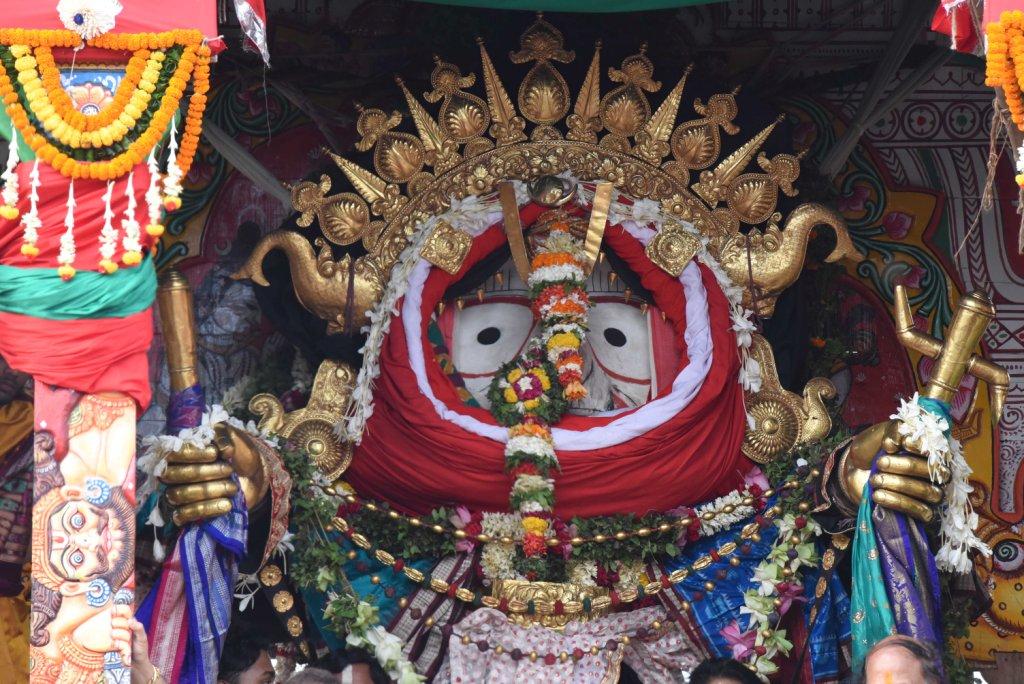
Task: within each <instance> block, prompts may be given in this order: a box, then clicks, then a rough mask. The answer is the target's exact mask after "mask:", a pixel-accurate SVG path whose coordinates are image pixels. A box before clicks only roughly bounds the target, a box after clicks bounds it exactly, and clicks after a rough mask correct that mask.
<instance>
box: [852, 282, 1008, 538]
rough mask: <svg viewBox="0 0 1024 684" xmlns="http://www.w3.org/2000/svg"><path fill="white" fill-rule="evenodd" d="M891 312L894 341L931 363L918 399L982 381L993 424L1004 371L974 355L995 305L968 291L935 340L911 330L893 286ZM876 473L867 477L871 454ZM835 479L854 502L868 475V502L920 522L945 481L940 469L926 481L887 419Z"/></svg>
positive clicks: (909, 443) (915, 455)
mask: <svg viewBox="0 0 1024 684" xmlns="http://www.w3.org/2000/svg"><path fill="white" fill-rule="evenodd" d="M894 309H895V311H894V314H895V318H896V332H897V335H898V337H899V340H900V342H901V343H902V344H903V345H904V346H905V347H908V348H910V349H913V350H915V351H918V352H920V353H922V354H924V355H926V356H930V357H932V358H934V359H935V360H936V363H935V368H934V370H933V371H932V376H931V378H930V379H929V381H928V384H927V385H926V386H925V388H924V392H923V395H924V396H926V397H930V398H932V399H937V400H939V401H943V402H946V403H949V402H950V401H952V399H953V396H954V395H955V394H956V390H957V388H958V387H959V386H960V381H961V380H962V379H963V376H964V375H965V374H970V375H973V376H975V377H976V378H978V379H980V380H984V381H985V382H987V383H988V386H989V396H990V398H991V405H992V406H991V408H992V420H993V423H998V421H999V417H1000V416H1001V415H1002V411H1003V402H1004V400H1005V397H1006V393H1007V391H1008V388H1009V383H1010V378H1009V374H1008V373H1007V372H1006V369H1004V368H1002V367H1001V366H999V365H997V364H994V363H992V362H991V361H987V360H985V359H983V358H981V357H980V356H978V355H977V354H975V353H974V349H975V347H977V345H978V342H979V341H980V340H981V336H982V334H983V333H984V332H985V328H986V327H988V324H989V323H990V322H991V321H992V320H993V319H994V318H995V315H996V312H995V307H993V305H992V301H991V300H990V299H989V298H988V297H987V296H985V295H984V294H983V293H981V292H978V291H975V292H970V293H968V294H966V295H964V297H963V298H962V299H961V300H960V304H959V305H958V306H957V310H956V314H955V315H954V316H953V321H952V322H951V323H950V325H949V329H948V330H947V331H946V339H945V341H944V342H940V341H939V340H936V339H935V338H933V337H931V336H929V335H927V334H925V333H923V332H921V331H919V330H917V329H915V327H914V317H913V314H912V312H911V310H910V304H909V301H908V299H907V292H906V290H905V289H904V287H903V286H902V285H897V286H896V292H895V305H894ZM879 452H882V455H881V456H879V457H878V463H877V466H878V467H877V472H876V473H875V474H874V475H871V474H870V470H871V466H872V463H873V462H874V459H875V456H876V455H877V454H879ZM839 470H840V477H841V478H842V485H843V488H844V491H845V493H846V495H847V497H848V498H849V499H850V500H851V501H853V502H854V503H857V502H859V501H860V498H861V492H862V491H863V490H864V484H865V483H866V482H867V480H868V477H869V476H870V478H871V485H872V487H873V488H874V492H873V494H872V500H873V501H874V502H875V503H876V504H879V505H881V506H886V507H887V508H892V509H895V510H898V511H900V512H902V513H906V514H907V515H910V516H912V517H914V518H917V519H918V520H922V521H924V522H928V521H930V520H931V519H932V518H933V517H934V514H935V511H934V506H935V505H936V504H938V503H939V502H941V501H942V495H943V494H942V490H941V489H940V488H939V486H936V484H938V485H942V484H945V482H947V481H948V480H949V472H948V471H946V470H945V469H944V468H943V469H941V470H940V477H939V482H938V483H932V481H931V479H930V476H929V471H928V461H927V459H926V458H925V457H924V456H922V455H921V445H920V444H917V443H916V442H915V441H914V440H913V439H912V438H910V437H909V436H902V435H900V433H899V422H898V421H896V420H888V421H885V422H882V423H878V424H877V425H873V426H871V427H870V428H868V429H867V430H865V431H863V432H861V433H860V434H859V435H857V437H856V438H854V440H853V443H852V444H851V445H850V448H849V450H848V451H847V452H846V453H845V454H844V455H843V456H842V459H841V461H840V469H839Z"/></svg>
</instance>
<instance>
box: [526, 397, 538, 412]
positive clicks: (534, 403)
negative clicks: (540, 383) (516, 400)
mask: <svg viewBox="0 0 1024 684" xmlns="http://www.w3.org/2000/svg"><path fill="white" fill-rule="evenodd" d="M538 406H540V399H527V400H526V401H524V402H523V408H525V409H526V410H527V411H532V410H533V409H535V408H537V407H538Z"/></svg>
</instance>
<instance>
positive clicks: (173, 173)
mask: <svg viewBox="0 0 1024 684" xmlns="http://www.w3.org/2000/svg"><path fill="white" fill-rule="evenodd" d="M177 134H178V128H177V126H176V125H175V123H174V119H173V118H172V119H171V133H170V137H169V138H168V141H167V174H166V175H165V176H164V209H166V210H167V211H174V210H175V209H178V208H179V207H181V180H182V173H181V167H180V166H178V140H177Z"/></svg>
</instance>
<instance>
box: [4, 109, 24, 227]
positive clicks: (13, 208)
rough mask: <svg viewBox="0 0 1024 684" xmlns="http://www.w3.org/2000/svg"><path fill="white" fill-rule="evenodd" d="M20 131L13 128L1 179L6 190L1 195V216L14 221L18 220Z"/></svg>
mask: <svg viewBox="0 0 1024 684" xmlns="http://www.w3.org/2000/svg"><path fill="white" fill-rule="evenodd" d="M19 161H20V159H19V158H18V129H17V128H16V127H15V126H13V125H12V126H11V143H10V145H8V146H7V168H5V169H4V172H3V174H0V178H3V181H4V189H3V192H2V193H0V196H2V197H3V200H4V204H3V206H0V216H2V217H3V218H5V219H7V220H8V221H13V220H14V219H16V218H18V214H19V212H18V162H19Z"/></svg>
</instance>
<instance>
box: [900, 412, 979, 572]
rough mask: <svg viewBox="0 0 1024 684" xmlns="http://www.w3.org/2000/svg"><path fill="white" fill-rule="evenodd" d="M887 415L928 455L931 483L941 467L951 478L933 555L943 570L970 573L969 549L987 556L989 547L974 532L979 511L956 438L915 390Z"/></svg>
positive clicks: (901, 431)
mask: <svg viewBox="0 0 1024 684" xmlns="http://www.w3.org/2000/svg"><path fill="white" fill-rule="evenodd" d="M890 418H894V419H896V420H898V421H899V432H900V434H901V435H903V436H904V437H908V438H910V439H911V440H913V441H914V442H915V443H917V444H920V445H921V455H922V456H925V457H927V458H928V472H929V473H930V474H931V479H932V482H941V477H940V475H939V469H940V466H944V467H945V468H948V469H949V472H950V479H949V482H948V483H947V484H946V486H945V492H946V497H945V500H944V501H943V504H942V511H941V516H940V527H939V537H940V539H941V541H942V546H941V547H940V548H939V551H938V553H936V554H935V564H936V565H937V566H938V568H939V569H940V570H945V571H946V572H956V573H960V574H964V573H967V572H970V570H971V566H972V563H971V557H970V552H971V551H972V550H976V551H979V552H980V553H982V554H984V555H985V556H990V555H992V550H991V549H990V548H989V547H988V545H987V544H986V543H985V542H983V541H982V540H981V539H979V538H978V535H976V534H975V533H974V530H975V529H976V528H977V527H978V514H977V513H975V512H974V507H973V506H972V505H971V502H970V498H969V496H970V493H971V492H972V491H974V488H973V487H971V485H970V483H969V482H968V478H969V477H970V475H971V472H972V471H971V467H970V466H969V465H967V460H966V459H965V458H964V453H963V448H962V447H961V445H960V442H959V440H957V439H954V438H953V437H952V435H950V434H949V428H950V425H949V422H948V421H946V419H945V418H943V417H941V416H938V415H936V414H934V413H932V412H931V411H929V410H928V409H926V408H925V407H924V406H922V405H921V403H920V397H919V396H918V394H917V393H916V392H915V393H914V396H913V397H911V399H910V401H906V400H901V402H900V407H899V409H897V411H896V413H894V414H893V415H892V416H890Z"/></svg>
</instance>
